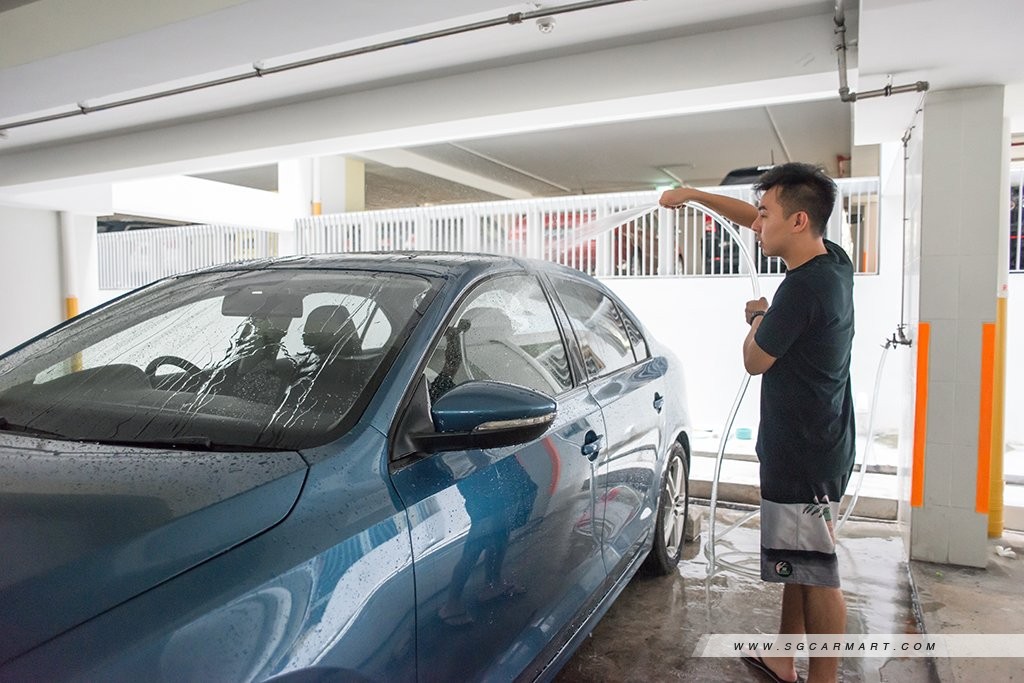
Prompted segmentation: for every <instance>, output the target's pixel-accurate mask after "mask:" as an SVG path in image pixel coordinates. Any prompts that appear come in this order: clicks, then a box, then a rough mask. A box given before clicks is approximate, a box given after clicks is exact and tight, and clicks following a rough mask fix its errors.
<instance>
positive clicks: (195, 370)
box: [146, 356, 203, 377]
mask: <svg viewBox="0 0 1024 683" xmlns="http://www.w3.org/2000/svg"><path fill="white" fill-rule="evenodd" d="M161 365H173V366H175V367H178V368H181V369H182V370H184V371H185V372H187V373H188V374H190V375H196V374H199V373H200V372H202V371H203V370H202V368H200V367H199V366H198V365H195V364H194V363H190V362H188V361H187V360H185V359H184V358H179V357H178V356H157V357H156V358H154V359H153V360H151V361H149V365H147V366H146V374H147V375H149V376H150V377H155V376H156V370H157V368H159V367H160V366H161Z"/></svg>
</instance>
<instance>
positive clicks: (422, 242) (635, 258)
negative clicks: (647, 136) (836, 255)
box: [296, 178, 878, 277]
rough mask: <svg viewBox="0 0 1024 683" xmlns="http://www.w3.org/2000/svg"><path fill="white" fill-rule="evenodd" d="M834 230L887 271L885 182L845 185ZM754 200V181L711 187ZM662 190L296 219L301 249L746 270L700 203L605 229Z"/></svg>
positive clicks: (645, 270) (602, 273)
mask: <svg viewBox="0 0 1024 683" xmlns="http://www.w3.org/2000/svg"><path fill="white" fill-rule="evenodd" d="M837 184H838V186H839V190H840V192H839V197H838V198H837V202H836V209H835V210H834V211H833V216H832V219H831V220H830V222H829V226H828V230H827V236H828V237H829V239H832V240H833V241H835V242H838V243H840V244H842V245H843V246H844V247H845V248H846V249H847V251H848V252H849V253H850V255H851V257H852V258H853V261H854V263H855V267H856V270H857V272H859V273H872V274H873V273H877V272H878V179H877V178H862V179H842V180H839V181H837ZM708 189H709V190H712V191H714V192H717V193H719V194H726V195H729V196H732V197H736V198H739V199H743V200H746V201H753V199H754V197H753V192H752V190H751V188H750V186H749V185H735V186H727V187H716V188H708ZM658 197H659V193H658V192H629V193H618V194H605V195H583V196H576V197H552V198H543V199H529V200H511V201H501V202H486V203H478V204H458V205H448V206H430V207H416V208H408V209H393V210H385V211H363V212H359V213H345V214H334V215H329V216H312V217H309V218H302V219H299V221H298V222H297V225H296V227H297V246H298V250H299V252H300V253H333V252H358V251H379V250H393V249H398V250H422V251H462V252H486V253H494V254H508V255H515V256H530V257H535V258H544V259H548V260H551V261H556V262H558V263H562V264H564V265H567V266H571V267H573V268H578V269H579V270H582V271H585V272H587V273H590V274H591V275H596V276H598V277H636V276H642V277H652V276H698V275H699V276H704V275H716V276H718V275H725V276H727V275H742V274H745V273H746V272H747V265H746V262H745V260H744V259H743V256H742V253H741V251H740V247H739V245H738V244H736V242H735V241H734V239H733V237H732V235H731V234H730V233H729V232H728V231H727V230H726V229H725V228H723V227H722V226H721V225H720V224H719V223H718V222H717V221H716V220H715V219H714V218H713V217H712V216H710V215H708V214H706V213H705V212H703V211H701V210H700V209H698V208H694V207H684V208H682V209H678V210H669V209H662V208H659V209H656V210H654V211H652V212H650V213H647V214H645V215H643V216H641V217H639V218H637V219H635V220H631V221H628V222H626V223H624V224H622V225H619V226H609V228H608V229H607V230H605V231H603V232H601V233H600V234H593V231H592V230H591V229H590V227H591V226H593V225H594V224H595V223H597V222H599V221H600V219H602V218H605V217H607V216H610V215H611V214H614V213H617V212H619V211H623V210H626V209H632V208H638V207H644V206H651V207H653V206H654V205H656V204H657V201H658ZM741 234H742V237H743V238H744V239H745V240H746V242H745V246H746V247H747V248H748V249H749V250H750V252H751V254H752V255H753V256H754V260H755V267H756V268H757V269H758V272H760V273H778V272H782V269H783V266H782V264H781V262H780V261H779V260H778V259H776V258H769V257H766V256H764V255H763V254H762V253H761V251H760V248H759V247H758V245H757V243H756V241H755V240H754V235H753V233H751V232H749V231H743V233H741Z"/></svg>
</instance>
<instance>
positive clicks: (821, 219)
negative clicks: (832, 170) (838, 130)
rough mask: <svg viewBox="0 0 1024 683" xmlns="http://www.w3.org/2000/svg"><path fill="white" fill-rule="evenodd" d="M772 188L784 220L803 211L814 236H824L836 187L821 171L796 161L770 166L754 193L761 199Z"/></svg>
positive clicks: (821, 169)
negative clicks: (785, 217)
mask: <svg viewBox="0 0 1024 683" xmlns="http://www.w3.org/2000/svg"><path fill="white" fill-rule="evenodd" d="M773 187H777V188H779V191H778V198H779V204H781V205H782V210H783V211H785V212H786V216H791V215H793V213H794V212H795V211H805V212H806V213H807V216H808V218H810V220H811V228H812V229H813V230H814V232H815V234H817V235H824V234H825V226H826V225H827V224H828V218H829V216H831V215H832V207H833V206H835V203H836V184H835V182H833V181H832V179H831V178H829V177H828V176H827V175H825V170H824V169H823V168H821V167H820V166H814V165H812V164H803V163H799V162H796V161H794V162H790V163H788V164H781V165H779V166H773V167H772V168H770V169H768V170H767V171H765V172H764V173H763V174H762V175H761V177H760V178H759V179H758V181H757V184H755V185H754V191H755V192H757V193H758V194H759V195H763V194H764V193H765V192H767V191H768V190H770V189H772V188H773Z"/></svg>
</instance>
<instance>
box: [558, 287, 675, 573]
mask: <svg viewBox="0 0 1024 683" xmlns="http://www.w3.org/2000/svg"><path fill="white" fill-rule="evenodd" d="M553 280H555V286H556V291H557V292H558V298H559V300H560V301H561V302H562V304H563V306H564V308H565V311H566V313H567V314H568V317H569V320H570V322H571V325H572V329H573V333H574V335H575V336H576V339H577V340H578V342H579V346H580V351H581V353H582V356H583V364H584V366H585V369H586V372H587V374H588V378H589V380H588V385H589V388H590V392H591V394H592V395H593V397H594V398H595V399H596V400H597V402H598V404H599V405H600V406H601V409H602V412H603V414H604V419H605V426H606V428H607V432H606V436H605V446H604V448H603V449H602V452H601V455H600V459H599V464H600V473H599V484H598V513H599V514H600V515H601V516H602V527H603V530H604V553H605V558H606V561H607V564H608V569H609V572H610V573H611V574H613V575H617V574H619V573H621V572H622V571H624V570H625V568H626V565H627V564H628V562H629V561H630V560H631V559H632V558H633V557H634V555H635V554H636V552H637V550H638V549H639V547H640V546H641V545H642V544H643V542H644V540H645V539H646V537H647V534H648V533H650V530H651V529H652V528H653V518H652V517H653V515H654V512H655V502H656V497H657V490H658V488H657V466H658V463H657V456H658V448H659V442H660V419H659V418H660V415H659V413H660V411H661V408H662V405H663V402H664V396H665V386H664V381H665V380H664V375H665V368H666V365H665V363H664V362H663V361H660V360H659V359H656V358H650V357H649V352H648V349H647V346H646V344H645V343H643V337H642V335H641V333H640V328H639V325H638V324H637V323H636V321H635V320H634V319H633V318H632V317H629V316H627V315H626V313H625V312H624V311H622V310H620V308H619V306H618V305H617V304H616V303H615V301H613V300H612V298H611V297H609V296H608V295H607V294H606V293H604V292H603V291H601V290H600V289H599V288H597V287H596V286H594V285H592V284H590V283H587V282H583V281H582V280H576V279H574V278H570V277H559V276H553ZM627 323H628V324H627ZM634 346H636V351H634Z"/></svg>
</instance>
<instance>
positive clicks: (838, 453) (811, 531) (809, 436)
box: [661, 163, 855, 683]
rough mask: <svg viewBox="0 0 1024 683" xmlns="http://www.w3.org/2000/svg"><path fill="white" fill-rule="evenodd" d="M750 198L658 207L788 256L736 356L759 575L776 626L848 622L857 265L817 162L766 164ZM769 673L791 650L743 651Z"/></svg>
mask: <svg viewBox="0 0 1024 683" xmlns="http://www.w3.org/2000/svg"><path fill="white" fill-rule="evenodd" d="M754 189H755V190H756V191H757V193H758V195H759V197H760V199H759V201H758V206H757V207H756V208H755V207H753V206H751V205H749V204H747V203H746V202H742V201H739V200H736V199H732V198H729V197H723V196H720V195H715V194H710V193H707V192H701V191H700V190H695V189H693V188H685V187H684V188H679V189H675V190H669V191H668V192H665V193H664V194H663V195H662V196H661V204H662V206H667V207H675V206H680V205H682V204H685V203H686V202H691V201H695V202H699V203H701V204H704V205H705V206H707V207H708V208H710V209H713V210H715V211H717V212H718V213H720V214H722V215H723V216H725V217H726V218H729V219H730V220H732V221H734V222H736V223H738V224H740V225H744V226H747V227H749V228H751V229H752V230H753V231H754V232H755V233H756V234H757V240H758V243H759V244H760V245H761V250H762V251H763V252H764V253H765V254H766V255H768V256H778V257H780V258H782V260H783V261H784V262H785V264H786V268H787V272H786V277H785V279H784V280H783V281H782V283H781V284H780V285H779V288H778V290H777V291H776V293H775V298H774V301H773V302H772V304H771V306H769V305H768V300H767V299H765V298H763V297H762V298H761V299H758V300H756V301H748V302H747V305H746V311H745V314H746V320H747V322H748V323H749V324H750V330H749V332H748V333H747V336H746V339H744V341H743V364H744V366H745V367H746V369H747V372H749V373H750V374H751V375H763V378H762V382H761V423H760V429H759V433H758V438H757V455H758V459H759V460H760V462H761V466H760V470H761V579H762V580H764V581H772V582H778V583H783V584H784V588H783V594H782V618H781V625H780V633H781V634H794V635H795V634H802V633H813V634H832V633H835V634H841V633H845V632H846V604H845V602H844V600H843V594H842V591H841V590H840V588H839V571H838V564H837V562H836V554H835V535H834V531H833V526H832V520H833V519H835V517H836V516H837V514H838V511H839V502H840V500H841V499H842V496H843V492H844V491H845V489H846V484H847V482H848V481H849V478H850V473H851V471H852V469H853V459H854V447H855V432H854V422H853V396H852V392H851V389H850V351H851V347H852V342H853V265H852V264H851V262H850V259H849V257H848V256H847V255H846V253H845V252H844V251H843V250H842V248H841V247H839V246H838V245H836V244H834V243H833V242H830V241H829V240H826V239H825V238H824V232H825V226H826V224H827V222H828V218H829V215H831V213H832V206H833V204H834V202H835V196H836V187H835V183H833V182H832V181H831V180H830V179H829V178H828V177H827V176H826V175H825V174H824V173H823V172H822V171H821V170H820V169H818V168H816V167H814V166H810V165H808V164H799V163H789V164H783V165H781V166H776V167H773V168H772V169H770V170H768V171H767V172H766V173H765V174H764V175H762V176H761V178H760V180H759V182H758V184H757V185H755V188H754ZM744 661H745V662H747V663H748V664H751V665H752V666H754V667H756V668H758V669H759V670H761V671H762V672H764V673H766V674H767V675H768V676H770V677H771V678H772V680H775V681H796V680H797V673H796V668H795V666H794V658H793V657H763V658H762V657H756V656H752V657H745V658H744ZM838 667H839V659H838V658H824V657H811V658H810V666H809V673H808V681H809V683H816V682H817V681H834V680H835V679H836V674H837V671H838Z"/></svg>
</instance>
